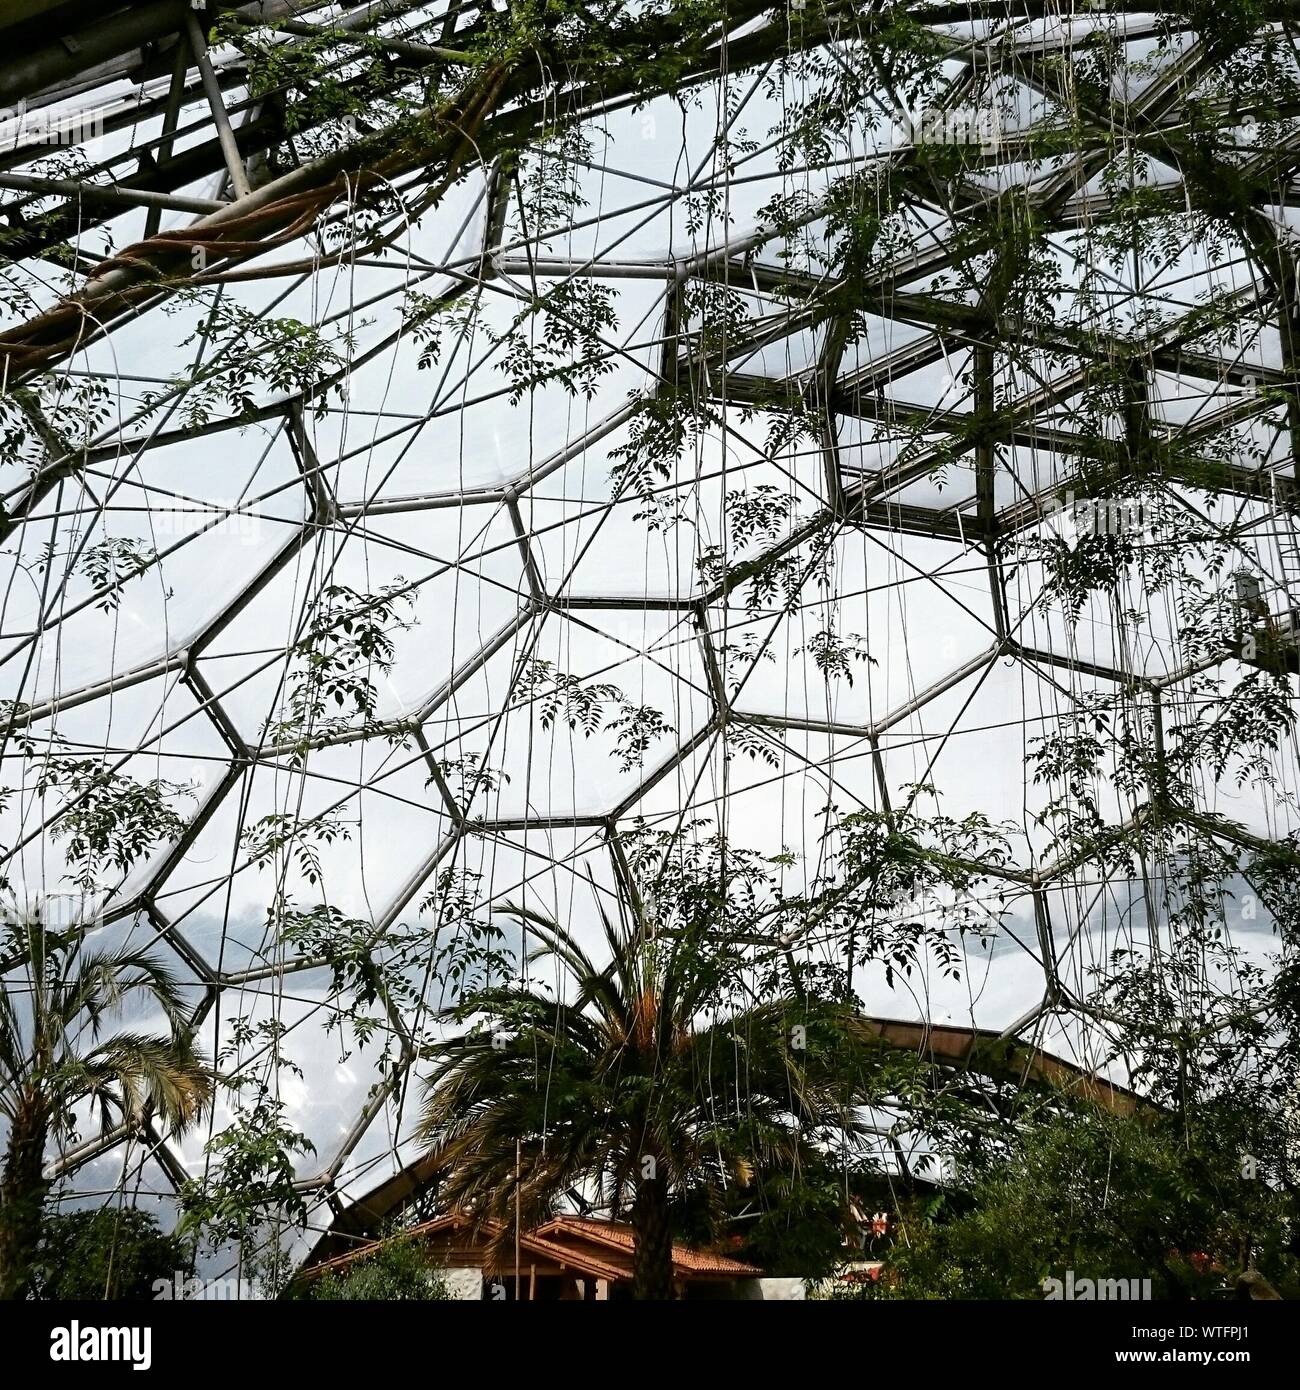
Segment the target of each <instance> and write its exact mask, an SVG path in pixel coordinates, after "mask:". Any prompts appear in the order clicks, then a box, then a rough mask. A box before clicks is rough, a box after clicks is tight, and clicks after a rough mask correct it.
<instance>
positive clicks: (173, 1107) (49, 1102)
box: [0, 920, 212, 1299]
mask: <svg viewBox="0 0 1300 1390" xmlns="http://www.w3.org/2000/svg"><path fill="white" fill-rule="evenodd" d="M4 935H5V938H6V939H5V942H4V946H5V950H4V957H5V959H6V962H7V963H8V965H9V969H10V970H14V969H15V968H17V969H21V970H24V972H25V974H26V979H25V980H24V981H22V982H20V983H19V982H15V985H14V987H13V988H6V989H5V990H4V991H3V992H2V993H0V1114H3V1115H4V1116H5V1118H6V1119H7V1120H8V1122H9V1137H8V1142H7V1144H6V1146H5V1154H4V1167H3V1171H2V1172H0V1298H6V1299H13V1298H23V1297H26V1295H27V1293H28V1291H29V1289H30V1279H31V1269H32V1260H33V1256H34V1255H35V1252H36V1248H37V1245H38V1243H39V1241H40V1236H41V1225H42V1213H43V1210H44V1205H45V1198H46V1195H47V1193H48V1191H49V1183H48V1181H47V1180H46V1179H45V1177H44V1176H43V1169H44V1165H45V1149H46V1144H47V1143H48V1141H49V1138H50V1136H51V1134H52V1133H54V1134H62V1133H67V1132H68V1131H69V1130H70V1128H71V1121H72V1114H73V1109H74V1107H75V1106H77V1105H78V1104H80V1103H82V1102H85V1101H89V1102H90V1103H91V1104H92V1106H93V1107H94V1108H95V1110H96V1111H97V1112H98V1116H99V1119H100V1122H101V1124H102V1126H103V1128H104V1129H105V1130H107V1129H109V1128H110V1127H111V1126H112V1124H113V1123H114V1121H115V1120H116V1121H117V1122H119V1123H125V1124H127V1125H136V1124H139V1123H141V1122H142V1121H143V1120H144V1119H145V1118H146V1117H147V1116H150V1115H153V1116H156V1117H157V1118H158V1119H159V1120H160V1121H161V1122H163V1123H164V1124H165V1125H166V1126H167V1127H168V1128H170V1129H171V1130H172V1131H173V1132H180V1131H182V1130H184V1129H185V1128H186V1127H187V1126H189V1125H190V1124H192V1123H193V1122H194V1121H195V1120H196V1119H198V1118H199V1116H200V1115H201V1114H202V1113H203V1111H204V1109H205V1108H206V1106H207V1105H208V1103H209V1101H210V1099H211V1096H212V1071H211V1068H210V1067H209V1066H208V1064H207V1063H206V1062H205V1061H204V1059H203V1058H202V1057H201V1056H200V1055H199V1054H198V1053H197V1052H196V1051H195V1050H194V1047H193V1045H192V1043H191V1041H190V1038H189V1032H188V1029H187V1027H186V1021H185V1017H184V1007H183V1001H182V998H181V994H180V990H179V988H178V986H177V983H176V981H175V979H174V977H173V976H172V974H171V973H170V971H169V970H168V969H167V967H166V966H165V965H164V964H163V962H162V961H160V960H159V959H158V958H157V957H155V956H152V955H149V954H148V953H146V952H143V951H124V950H123V951H101V952H87V951H84V950H83V949H82V940H83V933H81V932H79V931H56V930H52V929H50V928H47V927H46V926H44V925H42V924H41V923H40V922H39V921H35V920H26V921H21V922H18V923H10V924H9V925H8V927H7V928H6V931H5V933H4ZM132 997H136V998H140V999H142V1000H144V1001H145V1002H147V1003H149V1004H152V1005H155V1006H156V1007H158V1008H159V1009H161V1010H162V1013H163V1015H164V1017H165V1019H166V1022H167V1033H166V1035H164V1036H157V1035H154V1034H147V1033H136V1032H130V1031H126V1030H119V1031H117V1032H114V1033H112V1034H111V1036H107V1037H105V1036H103V1032H104V1025H105V1023H106V1022H108V1021H109V1020H111V1019H112V1018H114V1017H115V1016H116V1015H118V1014H120V1012H121V1010H122V1008H123V1006H124V1005H125V1004H126V1003H127V1001H128V1000H130V999H131V998H132Z"/></svg>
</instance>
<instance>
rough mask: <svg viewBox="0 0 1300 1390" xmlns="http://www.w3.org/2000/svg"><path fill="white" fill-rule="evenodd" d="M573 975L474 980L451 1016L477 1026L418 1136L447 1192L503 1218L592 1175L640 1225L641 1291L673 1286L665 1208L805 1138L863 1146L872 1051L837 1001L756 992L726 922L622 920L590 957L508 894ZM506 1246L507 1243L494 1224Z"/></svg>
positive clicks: (448, 1064) (613, 1205) (723, 1185)
mask: <svg viewBox="0 0 1300 1390" xmlns="http://www.w3.org/2000/svg"><path fill="white" fill-rule="evenodd" d="M502 911H503V913H504V914H505V915H508V916H511V917H513V918H515V919H516V920H517V921H519V922H520V923H521V924H522V925H523V926H524V928H525V930H526V931H527V932H530V933H532V935H533V936H534V937H536V938H537V940H538V941H540V943H541V945H540V948H539V949H537V950H536V951H534V953H533V954H532V956H531V957H530V959H532V960H537V959H538V958H540V957H549V958H552V959H553V960H554V961H555V962H556V963H557V965H558V967H559V974H560V976H561V978H562V979H566V980H567V983H568V985H569V989H568V991H567V998H566V997H564V991H563V990H562V989H561V991H560V995H559V997H553V996H552V995H551V993H550V992H549V991H548V990H547V989H546V988H545V987H543V986H539V985H536V984H535V983H534V982H533V981H532V980H531V979H529V980H528V981H526V982H524V983H521V984H519V985H517V986H513V987H502V988H497V989H491V990H484V991H480V992H479V993H478V994H477V995H475V996H474V997H473V998H471V999H468V1000H466V1001H464V1002H462V1004H461V1005H460V1006H459V1007H458V1009H457V1010H455V1011H454V1012H455V1013H456V1014H457V1015H458V1016H459V1017H460V1018H462V1019H464V1018H469V1017H473V1018H474V1020H475V1024H476V1026H474V1027H472V1028H470V1030H469V1031H467V1032H464V1033H462V1034H461V1035H459V1036H457V1037H454V1038H451V1039H449V1040H447V1041H445V1042H443V1043H441V1044H439V1045H437V1046H436V1047H435V1049H434V1067H433V1070H432V1073H431V1074H430V1075H429V1077H428V1078H427V1080H426V1091H425V1103H424V1108H423V1112H422V1115H421V1123H420V1133H421V1136H422V1138H423V1139H424V1140H425V1141H426V1142H427V1143H428V1144H429V1145H430V1150H429V1159H428V1164H427V1168H426V1171H430V1172H432V1173H433V1174H436V1175H437V1176H438V1177H439V1178H440V1179H441V1184H440V1187H439V1198H440V1200H443V1201H446V1202H447V1203H448V1204H449V1205H450V1206H452V1207H455V1208H462V1209H465V1210H468V1211H472V1212H475V1213H476V1214H478V1215H479V1216H481V1217H484V1218H488V1219H491V1220H495V1221H498V1222H501V1223H503V1225H504V1226H505V1228H506V1230H507V1231H513V1228H514V1225H515V1222H516V1220H520V1221H522V1222H524V1223H525V1224H526V1225H531V1224H533V1223H535V1222H536V1221H539V1220H541V1219H544V1218H545V1216H546V1215H547V1214H549V1212H550V1211H551V1210H552V1207H553V1203H554V1200H555V1198H556V1197H558V1196H559V1195H561V1194H562V1193H564V1192H566V1191H568V1190H569V1189H570V1188H572V1187H575V1186H578V1187H582V1186H586V1187H587V1188H588V1189H589V1190H592V1189H594V1190H595V1191H597V1192H598V1193H599V1194H600V1199H601V1201H602V1203H603V1204H604V1205H606V1206H607V1207H608V1209H609V1210H611V1211H612V1212H614V1213H615V1214H616V1215H622V1214H626V1215H628V1216H629V1217H630V1220H631V1224H632V1227H633V1230H634V1233H635V1254H634V1265H633V1296H634V1297H636V1298H643V1299H648V1298H654V1299H663V1298H671V1297H672V1242H671V1232H670V1210H671V1207H672V1205H673V1204H674V1203H678V1202H681V1201H684V1200H685V1199H688V1198H694V1199H696V1200H697V1201H698V1200H700V1199H703V1202H704V1204H705V1206H706V1209H707V1210H708V1211H709V1212H710V1213H711V1214H712V1216H713V1218H714V1222H715V1226H716V1222H717V1221H719V1220H720V1219H721V1217H722V1213H723V1207H724V1199H725V1197H726V1195H727V1191H728V1188H729V1187H731V1188H733V1189H734V1187H735V1186H737V1185H739V1186H741V1187H744V1186H745V1185H746V1183H747V1182H748V1181H749V1179H750V1177H751V1176H752V1174H753V1173H754V1172H755V1171H757V1170H759V1169H762V1170H764V1171H769V1172H770V1171H773V1170H774V1169H777V1168H780V1167H784V1169H785V1170H786V1171H788V1172H789V1171H797V1170H798V1167H799V1165H800V1164H801V1163H803V1162H806V1161H807V1160H808V1159H809V1158H811V1157H813V1156H814V1150H816V1151H817V1152H818V1153H819V1154H820V1155H821V1157H822V1158H823V1160H824V1150H825V1146H826V1145H827V1144H830V1143H841V1144H844V1143H847V1144H848V1145H849V1146H851V1147H852V1148H853V1149H854V1151H855V1152H856V1151H858V1150H859V1147H860V1146H859V1143H858V1139H857V1136H858V1133H859V1131H860V1126H859V1123H858V1121H857V1119H856V1118H855V1114H856V1107H857V1106H858V1104H860V1103H861V1101H862V1099H863V1098H864V1097H865V1096H866V1095H867V1094H868V1092H869V1091H870V1090H871V1089H872V1087H871V1085H870V1082H871V1078H872V1076H873V1073H875V1072H876V1071H877V1068H878V1066H879V1062H878V1057H879V1050H878V1047H877V1045H876V1044H875V1042H874V1040H873V1039H872V1037H871V1035H870V1034H869V1033H868V1031H867V1030H866V1029H865V1028H864V1027H863V1026H861V1024H860V1022H859V1020H858V1018H857V1017H856V1015H855V1013H854V1012H853V1010H852V1009H850V1008H849V1007H848V1006H847V1005H844V1004H841V1003H837V1002H833V1001H826V1000H811V999H808V998H806V997H801V991H800V990H799V989H798V988H797V976H796V987H795V988H793V989H791V990H790V992H789V994H788V995H783V996H782V997H778V998H769V999H768V1000H766V1001H765V1002H757V1003H756V1002H753V1001H752V999H749V998H746V997H745V996H744V994H743V986H742V984H741V981H742V978H743V973H744V972H743V962H742V958H741V956H740V955H739V953H738V952H737V951H736V949H735V948H734V947H732V946H729V945H727V944H726V940H725V936H724V935H723V934H722V933H719V932H715V931H712V930H699V929H698V916H697V918H696V926H695V927H692V926H691V925H690V924H689V922H688V924H687V925H686V926H685V928H684V929H682V930H676V931H673V932H663V931H657V930H656V929H655V928H654V926H653V925H652V924H650V923H648V922H646V921H645V920H644V919H642V920H641V921H640V922H639V923H638V924H636V925H635V926H634V927H633V929H631V930H629V931H624V930H622V929H620V928H617V927H615V926H614V925H613V924H611V922H610V921H609V919H608V918H607V917H605V916H604V914H603V913H602V920H603V925H604V931H605V937H606V942H607V944H608V947H609V951H610V956H611V958H610V960H609V963H608V964H606V965H596V964H595V963H594V962H593V961H592V960H591V959H590V958H589V956H588V955H587V954H586V952H585V951H584V950H583V949H582V947H581V946H580V945H579V943H578V942H577V940H576V939H575V938H574V936H573V934H572V933H571V932H569V931H567V930H565V929H564V928H563V927H561V926H559V925H558V924H557V923H556V922H554V921H551V920H550V919H548V918H545V917H541V916H539V915H537V914H536V913H533V912H530V911H527V910H524V909H522V908H518V907H511V906H506V907H504V908H503V909H502ZM503 1240H504V1237H503Z"/></svg>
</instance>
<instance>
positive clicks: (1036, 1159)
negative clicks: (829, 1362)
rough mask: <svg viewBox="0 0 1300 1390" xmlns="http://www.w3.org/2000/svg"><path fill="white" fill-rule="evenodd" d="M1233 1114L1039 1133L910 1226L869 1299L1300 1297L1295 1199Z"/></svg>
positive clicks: (1066, 1120) (924, 1208)
mask: <svg viewBox="0 0 1300 1390" xmlns="http://www.w3.org/2000/svg"><path fill="white" fill-rule="evenodd" d="M1248 1119H1249V1117H1248V1115H1246V1114H1245V1113H1243V1112H1240V1111H1237V1112H1236V1113H1234V1107H1233V1106H1232V1105H1231V1104H1229V1103H1225V1104H1224V1105H1222V1106H1216V1107H1214V1108H1212V1109H1209V1110H1207V1111H1206V1112H1205V1114H1204V1115H1203V1117H1202V1121H1201V1123H1199V1124H1198V1125H1197V1127H1196V1128H1195V1130H1194V1131H1192V1132H1191V1133H1190V1134H1189V1133H1187V1132H1185V1131H1184V1130H1183V1129H1182V1128H1181V1126H1180V1124H1179V1122H1178V1121H1177V1120H1176V1119H1175V1118H1174V1117H1172V1116H1169V1115H1159V1114H1154V1113H1148V1114H1146V1115H1142V1116H1138V1117H1136V1118H1118V1117H1115V1116H1111V1115H1107V1114H1104V1113H1101V1112H1098V1111H1095V1110H1093V1111H1086V1112H1083V1111H1081V1112H1079V1113H1075V1114H1064V1115H1060V1116H1057V1117H1055V1118H1051V1119H1048V1120H1046V1121H1044V1122H1042V1123H1035V1124H1032V1125H1029V1126H1027V1127H1026V1128H1025V1129H1024V1130H1023V1131H1021V1132H1020V1134H1019V1135H1017V1136H1016V1137H1015V1138H1014V1139H1013V1141H1012V1145H1011V1148H1010V1150H1009V1152H1007V1153H1006V1154H1005V1155H1004V1156H1002V1157H997V1158H993V1159H992V1160H991V1161H986V1163H985V1164H984V1166H983V1167H982V1169H981V1170H979V1171H973V1172H971V1173H968V1174H967V1176H966V1180H965V1181H964V1182H963V1184H962V1185H961V1186H960V1187H959V1188H958V1189H957V1190H956V1191H954V1192H951V1193H946V1194H944V1195H941V1196H938V1197H936V1198H933V1199H931V1200H929V1201H928V1202H919V1203H917V1204H916V1205H915V1207H914V1209H913V1210H912V1211H911V1212H910V1213H908V1214H905V1215H904V1217H903V1219H902V1222H901V1225H900V1229H899V1232H898V1236H897V1241H896V1244H895V1245H894V1248H893V1250H892V1252H891V1254H890V1255H889V1256H888V1258H887V1260H886V1265H885V1270H884V1272H883V1274H882V1277H881V1279H880V1281H879V1282H878V1283H877V1284H875V1285H870V1286H862V1287H860V1288H859V1289H858V1290H857V1291H856V1292H857V1294H858V1295H859V1296H867V1297H899V1298H991V1299H1007V1298H1012V1299H1016V1298H1020V1299H1034V1298H1042V1297H1043V1294H1044V1289H1043V1281H1044V1280H1045V1279H1048V1278H1057V1279H1062V1280H1064V1278H1065V1274H1066V1271H1067V1270H1073V1271H1074V1276H1075V1280H1076V1281H1078V1280H1080V1279H1085V1278H1088V1279H1139V1280H1141V1279H1150V1280H1151V1282H1152V1289H1151V1291H1152V1296H1153V1297H1154V1298H1156V1299H1186V1298H1198V1299H1204V1298H1212V1297H1228V1296H1232V1294H1233V1293H1234V1291H1235V1285H1236V1278H1237V1276H1238V1275H1239V1274H1240V1273H1242V1272H1243V1271H1244V1270H1246V1269H1247V1268H1255V1269H1258V1270H1259V1271H1260V1272H1262V1273H1263V1275H1264V1276H1265V1277H1266V1278H1267V1279H1268V1280H1269V1281H1270V1282H1271V1283H1273V1285H1274V1286H1275V1287H1276V1288H1278V1289H1279V1290H1280V1291H1281V1292H1282V1293H1283V1294H1284V1295H1285V1296H1290V1297H1296V1296H1300V1261H1298V1260H1297V1258H1296V1254H1295V1251H1294V1250H1293V1249H1291V1248H1289V1244H1288V1242H1289V1234H1288V1232H1289V1229H1290V1223H1291V1222H1292V1221H1293V1220H1294V1218H1295V1215H1296V1212H1295V1199H1294V1195H1293V1194H1291V1193H1289V1192H1288V1191H1286V1190H1285V1188H1284V1187H1282V1186H1281V1185H1280V1184H1278V1183H1277V1182H1276V1179H1275V1178H1274V1180H1273V1181H1269V1180H1268V1179H1269V1174H1268V1173H1267V1171H1266V1170H1265V1168H1263V1167H1262V1166H1261V1167H1257V1166H1255V1164H1254V1162H1252V1160H1253V1159H1254V1157H1255V1156H1254V1155H1252V1154H1249V1153H1247V1152H1246V1151H1244V1150H1243V1149H1241V1148H1239V1147H1238V1144H1237V1142H1236V1140H1237V1136H1238V1133H1239V1130H1240V1128H1241V1126H1242V1124H1243V1122H1248Z"/></svg>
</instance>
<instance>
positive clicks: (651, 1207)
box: [632, 1178, 673, 1299]
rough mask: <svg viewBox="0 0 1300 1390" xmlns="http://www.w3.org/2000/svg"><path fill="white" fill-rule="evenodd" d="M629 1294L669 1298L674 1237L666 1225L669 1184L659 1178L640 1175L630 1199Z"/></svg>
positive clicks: (649, 1297)
mask: <svg viewBox="0 0 1300 1390" xmlns="http://www.w3.org/2000/svg"><path fill="white" fill-rule="evenodd" d="M632 1231H633V1234H634V1235H635V1237H636V1251H635V1253H634V1254H633V1257H632V1297H633V1298H640V1299H671V1298H672V1296H673V1241H672V1234H671V1232H670V1231H669V1229H668V1185H667V1183H665V1182H664V1180H663V1179H662V1178H642V1179H641V1180H640V1181H639V1182H638V1183H637V1185H636V1200H635V1201H634V1202H633V1203H632Z"/></svg>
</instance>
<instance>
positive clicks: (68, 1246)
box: [33, 1207, 188, 1302]
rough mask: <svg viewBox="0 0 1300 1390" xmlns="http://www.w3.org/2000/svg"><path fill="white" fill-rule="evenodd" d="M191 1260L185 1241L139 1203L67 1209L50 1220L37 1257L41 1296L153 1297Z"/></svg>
mask: <svg viewBox="0 0 1300 1390" xmlns="http://www.w3.org/2000/svg"><path fill="white" fill-rule="evenodd" d="M187 1267H188V1259H187V1256H186V1253H185V1250H184V1247H183V1245H182V1242H181V1241H180V1240H179V1239H178V1238H177V1237H176V1236H174V1235H165V1234H164V1233H163V1232H162V1230H160V1229H159V1226H158V1222H157V1221H156V1220H155V1219H154V1218H153V1217H152V1216H151V1215H150V1214H149V1213H148V1212H144V1211H140V1210H138V1209H136V1208H134V1207H100V1208H99V1209H98V1210H96V1211H70V1212H61V1213H59V1214H57V1215H53V1216H50V1217H48V1218H47V1219H46V1221H45V1225H44V1230H43V1231H42V1233H41V1243H40V1248H39V1250H38V1252H37V1256H36V1267H35V1272H34V1278H33V1284H34V1293H35V1296H36V1297H37V1298H42V1299H51V1300H56V1301H59V1302H69V1301H85V1302H98V1301H101V1300H104V1301H117V1300H129V1301H140V1302H143V1301H145V1300H149V1299H152V1298H154V1297H155V1293H154V1288H153V1285H154V1283H155V1281H157V1280H160V1279H165V1280H166V1281H167V1282H168V1283H169V1284H170V1283H171V1282H172V1280H173V1278H174V1277H175V1275H176V1273H177V1272H178V1271H180V1272H184V1271H185V1270H186V1269H187Z"/></svg>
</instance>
